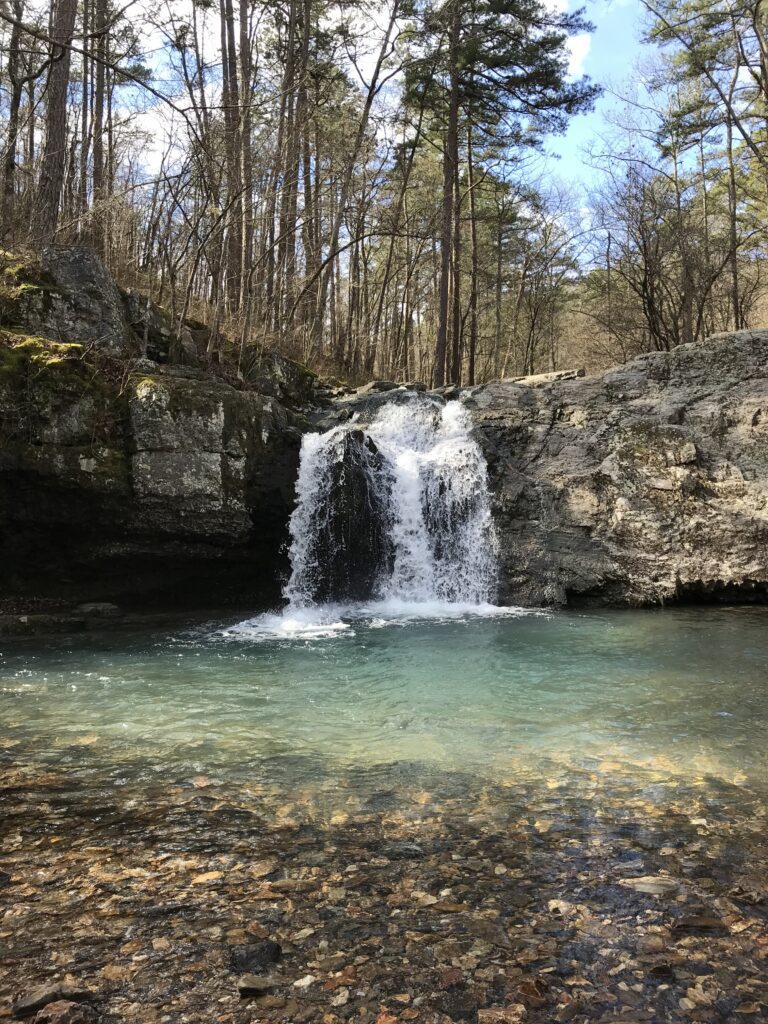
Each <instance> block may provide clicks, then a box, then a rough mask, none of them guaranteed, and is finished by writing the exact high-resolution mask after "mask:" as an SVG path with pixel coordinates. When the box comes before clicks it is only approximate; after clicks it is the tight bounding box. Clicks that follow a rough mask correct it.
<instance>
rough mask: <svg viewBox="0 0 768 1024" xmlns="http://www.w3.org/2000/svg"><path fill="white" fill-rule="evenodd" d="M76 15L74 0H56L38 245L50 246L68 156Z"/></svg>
mask: <svg viewBox="0 0 768 1024" xmlns="http://www.w3.org/2000/svg"><path fill="white" fill-rule="evenodd" d="M76 14H77V0H59V3H58V6H57V8H56V13H55V15H54V18H53V27H52V31H51V43H52V47H53V53H52V54H51V57H52V63H51V66H50V70H49V71H48V82H47V88H46V110H45V148H44V149H43V159H42V163H41V166H40V180H39V184H38V187H37V203H36V205H35V210H34V214H33V218H32V231H31V235H32V239H33V241H35V242H36V243H37V244H38V245H50V243H51V242H52V241H53V238H54V235H55V234H56V226H57V222H58V217H59V202H60V201H61V190H62V186H63V184H64V163H65V160H66V155H67V152H66V151H67V88H68V85H69V66H70V57H71V51H70V49H69V46H70V44H71V42H72V35H73V32H74V28H75V15H76Z"/></svg>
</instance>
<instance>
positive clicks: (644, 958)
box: [0, 745, 768, 1024]
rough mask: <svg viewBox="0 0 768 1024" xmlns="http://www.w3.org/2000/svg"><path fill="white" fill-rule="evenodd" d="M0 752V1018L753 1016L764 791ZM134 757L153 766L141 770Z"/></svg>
mask: <svg viewBox="0 0 768 1024" xmlns="http://www.w3.org/2000/svg"><path fill="white" fill-rule="evenodd" d="M88 751H89V748H88V747H87V745H86V746H84V747H82V748H79V752H78V767H77V768H71V769H67V768H63V767H61V766H59V767H53V766H52V767H50V768H46V767H45V766H43V765H41V764H40V763H25V762H24V760H23V757H22V758H21V759H20V760H19V763H17V764H11V763H9V762H8V761H6V763H5V765H4V766H3V768H2V772H1V773H0V782H1V784H2V788H1V789H0V806H1V808H2V813H3V816H4V820H5V821H6V834H5V838H4V842H3V851H2V872H3V873H2V874H1V875H0V901H1V902H2V905H3V914H2V917H1V918H0V940H1V941H2V943H3V949H4V955H3V963H2V967H0V979H1V980H0V1017H5V1018H9V1017H16V1018H24V1019H28V1020H31V1021H32V1020H33V1021H34V1022H35V1024H95V1022H99V1024H117V1022H121V1024H122V1022H127V1021H137V1022H140V1024H165V1022H167V1024H177V1022H178V1024H181V1022H182V1021H183V1022H199V1024H203V1022H205V1024H210V1022H211V1021H217V1022H219V1024H235V1022H241V1021H242V1022H247V1021H260V1022H265V1024H266V1022H269V1024H282V1022H286V1024H287V1022H289V1021H290V1022H302V1021H306V1022H322V1024H342V1022H344V1021H354V1022H356V1024H398V1022H401V1021H402V1022H406V1021H414V1022H417V1024H450V1022H454V1021H468V1022H470V1024H496V1022H498V1024H504V1022H507V1024H520V1022H526V1024H552V1022H565V1021H573V1022H575V1024H639V1022H654V1021H664V1022H665V1024H676V1022H690V1021H702V1022H712V1024H726V1022H728V1024H732V1022H734V1021H738V1020H744V1021H753V1020H754V1021H757V1020H760V1019H763V1017H764V1014H765V1013H766V1012H768V959H767V958H768V916H767V915H766V910H765V908H766V904H767V901H768V891H767V890H766V878H768V847H767V846H766V835H767V834H768V833H766V829H765V815H766V805H765V802H764V799H763V798H761V797H759V796H758V795H756V794H754V793H751V792H750V791H749V790H747V789H745V787H744V786H743V785H740V784H731V783H727V782H725V781H717V780H713V779H704V778H701V779H697V778H690V779H687V780H686V779H681V778H679V777H675V776H673V775H670V774H669V773H668V772H667V771H666V770H665V768H664V766H663V765H658V766H650V765H645V766H639V765H629V764H620V763H609V762H596V763H595V764H594V765H593V766H592V768H591V769H590V768H587V769H585V768H584V767H581V768H578V767H576V766H573V765H563V764H559V763H556V762H549V763H548V764H546V763H543V764H542V765H541V766H539V767H538V769H537V770H533V771H532V770H531V769H530V766H528V769H525V768H524V767H523V766H520V767H519V768H518V769H517V770H515V768H514V767H513V766H510V773H509V777H508V778H506V779H497V780H494V781H493V782H491V781H484V780H481V779H467V778H446V780H445V787H444V791H443V792H434V791H433V792H426V791H424V790H423V789H422V788H421V787H420V786H419V785H418V783H410V784H403V783H402V780H401V782H400V783H399V784H398V785H397V788H392V787H389V786H386V785H385V786H384V787H383V788H381V787H379V788H374V789H373V790H371V791H368V792H361V790H360V787H359V783H358V781H356V780H353V779H350V778H345V777H344V774H343V773H340V774H338V775H337V776H336V777H335V778H334V780H333V786H329V787H327V788H326V789H325V790H323V789H322V787H320V789H315V790H314V791H311V792H310V791H307V790H306V789H303V788H302V787H301V786H292V787H291V786H284V785H281V784H280V783H279V782H275V783H274V784H269V783H262V784H258V783H256V782H253V783H248V784H244V785H242V786H233V785H231V784H227V783H224V782H221V781H219V780H217V779H216V778H215V777H207V776H188V777H176V778H174V777H169V778H158V777H157V776H156V774H155V773H153V772H150V773H148V774H145V775H142V773H141V772H139V774H138V775H134V776H133V777H132V776H131V775H130V774H126V772H125V771H124V770H123V769H121V770H120V772H119V776H120V777H119V778H118V777H117V776H114V777H111V778H110V777H109V776H100V775H99V773H98V771H96V770H94V769H93V767H92V766H90V767H89V752H88ZM153 776H154V778H153Z"/></svg>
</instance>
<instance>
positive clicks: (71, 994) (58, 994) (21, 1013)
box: [11, 982, 94, 1024]
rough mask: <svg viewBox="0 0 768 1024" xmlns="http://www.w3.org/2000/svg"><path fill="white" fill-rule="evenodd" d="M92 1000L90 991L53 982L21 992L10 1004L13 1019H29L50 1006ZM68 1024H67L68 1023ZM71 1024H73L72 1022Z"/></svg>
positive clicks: (71, 1004) (68, 1005) (69, 1005)
mask: <svg viewBox="0 0 768 1024" xmlns="http://www.w3.org/2000/svg"><path fill="white" fill-rule="evenodd" d="M93 998H94V994H93V992H91V990H90V989H87V988H82V987H80V986H78V985H73V984H70V983H68V982H54V983H53V984H50V985H38V986H37V987H36V988H33V989H30V990H28V991H27V992H23V993H22V994H21V995H19V996H18V997H17V998H16V999H14V1000H13V1003H12V1004H11V1009H12V1011H13V1015H14V1017H31V1016H32V1015H33V1014H34V1013H37V1011H38V1010H42V1009H43V1007H47V1006H49V1005H50V1004H53V1005H54V1006H59V1008H61V1004H62V1003H65V1004H66V1006H67V1007H72V1006H78V1005H79V1004H81V1003H87V1002H89V1001H90V1000H92V999H93ZM68 1024H69V1022H68ZM72 1024H75V1022H74V1021H73V1022H72Z"/></svg>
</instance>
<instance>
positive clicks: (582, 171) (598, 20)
mask: <svg viewBox="0 0 768 1024" xmlns="http://www.w3.org/2000/svg"><path fill="white" fill-rule="evenodd" d="M561 3H562V6H565V3H564V0H561ZM581 6H584V7H586V13H587V17H588V19H589V20H590V21H591V22H592V23H593V24H594V26H595V31H594V32H593V33H592V35H591V36H590V37H589V40H588V41H587V40H586V39H585V40H581V39H577V40H574V41H573V42H572V46H571V49H572V61H571V66H572V70H573V71H574V72H576V73H579V72H581V73H583V74H586V75H589V77H590V78H591V79H592V81H593V82H597V83H598V84H600V85H603V86H609V87H610V86H612V87H614V88H619V87H621V86H622V84H624V83H625V82H627V81H628V80H629V79H630V78H631V75H632V68H633V65H634V64H635V62H636V61H637V60H638V58H639V57H641V56H642V54H643V52H644V51H645V50H646V48H645V47H644V46H643V45H642V44H641V42H640V37H641V34H642V26H643V24H644V9H643V7H642V5H641V4H640V3H639V2H638V0H568V8H569V9H570V10H574V9H576V8H578V7H581ZM614 103H615V100H614V99H613V97H611V96H610V95H604V96H603V97H601V99H599V100H598V102H597V105H596V107H595V110H594V112H593V113H591V114H582V115H581V116H579V117H575V118H574V119H573V121H572V122H571V125H570V127H569V129H568V132H567V134H566V135H564V136H561V137H559V138H552V139H549V140H548V142H547V150H548V152H550V153H556V154H558V155H559V157H560V159H559V160H558V161H554V160H553V161H548V164H549V169H550V170H551V171H552V172H553V173H554V174H555V175H556V176H557V177H559V178H562V179H564V180H565V181H569V182H571V183H573V184H578V183H579V182H584V183H587V184H588V183H589V182H590V180H591V179H592V177H593V174H594V172H593V171H592V169H591V168H590V167H589V165H588V164H587V163H586V162H585V159H584V155H583V152H582V151H583V149H584V147H585V146H587V145H588V144H589V143H590V142H591V141H592V140H594V139H595V137H596V136H598V135H600V134H601V132H603V131H604V129H605V122H604V119H603V117H604V114H605V113H606V112H607V111H608V110H609V109H610V107H611V106H613V105H614Z"/></svg>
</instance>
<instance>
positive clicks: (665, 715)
mask: <svg viewBox="0 0 768 1024" xmlns="http://www.w3.org/2000/svg"><path fill="white" fill-rule="evenodd" d="M487 611H488V612H489V610H487ZM334 623H336V624H339V626H338V628H333V629H327V630H323V629H321V628H317V629H312V628H309V629H306V628H298V629H293V630H291V629H289V630H288V631H287V632H286V630H285V629H282V628H281V627H280V625H279V620H277V619H276V618H275V621H274V622H273V623H272V627H271V628H270V627H269V623H268V622H267V623H265V620H264V619H263V618H262V619H259V620H254V621H253V622H251V623H245V624H240V625H239V626H237V627H234V628H233V627H232V625H231V624H223V623H216V624H210V625H209V626H207V627H206V628H205V629H196V630H194V631H190V632H187V633H184V634H181V635H175V636H170V637H169V636H167V635H162V636H160V635H147V634H144V635H130V636H126V635H122V634H116V633H115V634H110V635H104V636H101V637H97V638H94V637H82V638H78V639H77V640H72V639H67V640H66V641H56V642H50V643H46V644H40V642H39V641H37V642H35V643H32V642H31V641H28V640H25V641H23V642H22V641H15V642H9V641H4V647H3V650H2V659H1V661H0V709H1V714H0V740H2V743H3V746H4V747H6V748H7V749H8V751H9V755H10V756H11V757H12V758H14V759H19V760H25V761H26V760H29V759H33V760H39V761H46V762H48V763H52V764H67V765H70V766H82V767H92V768H93V769H107V770H110V769H113V768H114V769H116V770H118V771H119V772H121V773H125V772H128V773H129V774H130V773H131V771H136V772H141V773H142V774H143V773H147V774H149V775H156V773H157V772H161V773H165V772H168V771H171V772H172V773H173V774H174V776H176V777H181V776H183V775H184V774H185V773H189V772H194V773H207V772H211V773H214V774H215V775H216V777H217V778H218V779H222V780H229V781H239V782H250V783H253V784H259V783H264V782H265V781H269V780H272V781H279V782H280V783H281V784H285V783H286V782H288V781H290V782H291V783H292V784H294V785H296V786H308V787H309V788H310V789H313V790H315V791H316V792H317V793H318V796H319V794H320V792H321V791H323V790H330V791H333V790H334V789H335V788H336V787H337V786H338V783H339V780H340V779H341V778H342V776H343V777H344V778H345V779H346V780H347V782H348V781H349V780H350V779H352V780H357V783H358V784H359V786H360V787H361V788H364V789H367V788H369V787H371V788H376V787H379V789H380V788H381V785H382V784H383V783H384V782H387V784H388V782H392V783H393V784H396V781H397V779H398V778H400V779H403V780H410V781H412V780H413V778H414V775H416V776H419V777H420V778H421V779H422V780H423V781H424V784H425V786H429V784H430V777H431V776H434V777H435V779H436V778H437V777H438V776H439V777H440V778H441V779H443V780H445V779H446V778H448V777H449V776H451V775H452V774H453V776H454V777H456V778H460V777H463V778H467V777H469V778H472V779H474V780H475V782H477V781H478V780H482V779H488V780H492V781H493V782H494V783H496V784H499V783H501V784H509V785H512V786H513V785H514V784H515V779H522V778H523V777H524V776H525V775H527V774H529V773H530V774H532V775H533V776H536V775H537V774H541V772H542V771H544V770H545V766H546V771H547V772H549V773H553V772H554V773H555V774H557V773H558V772H562V773H565V774H566V775H567V774H568V773H571V772H573V771H575V770H578V769H580V768H582V769H586V770H595V769H596V768H597V769H599V767H600V765H601V764H613V763H616V764H622V765H628V766H631V767H632V768H633V769H635V770H639V771H642V770H647V771H650V772H654V771H662V772H665V773H670V774H672V775H675V776H678V777H681V778H682V777H685V778H688V779H694V778H695V777H697V776H710V777H712V778H716V779H720V780H722V781H724V782H726V783H736V784H739V785H746V786H748V787H750V788H753V789H758V790H761V789H762V788H763V786H764V783H765V781H766V779H768V772H767V771H766V768H767V767H768V766H767V764H766V761H767V759H768V755H767V754H766V748H765V744H764V742H763V737H764V735H765V730H766V725H768V681H767V680H766V672H765V667H766V665H768V631H767V630H766V625H767V624H768V614H766V612H765V611H764V610H761V609H691V610H674V611H664V612H647V611H644V612H615V613H607V614H566V613H558V614H554V615H535V614H531V615H519V614H518V615H513V614H505V615H498V616H495V617H494V616H492V615H491V614H490V613H488V614H486V615H484V616H476V615H462V616H461V617H458V618H457V617H455V616H453V617H448V616H444V617H442V618H439V619H431V620H424V619H419V618H414V617H413V616H412V615H408V614H405V613H404V612H403V609H400V610H399V613H398V611H397V610H396V609H392V608H382V607H373V608H370V609H365V610H364V613H363V614H361V615H358V616H357V617H355V618H352V619H349V618H346V619H345V618H344V617H343V610H342V616H341V617H338V616H337V615H335V614H332V615H331V616H330V617H329V621H328V622H326V623H325V624H326V625H329V624H330V625H333V624H334ZM303 625H304V626H306V625H307V624H306V623H305V624H303ZM311 625H312V624H310V626H311ZM342 626H343V628H341V627H342ZM132 766H133V767H132ZM354 784H355V783H354V781H353V783H352V785H353V787H354Z"/></svg>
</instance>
